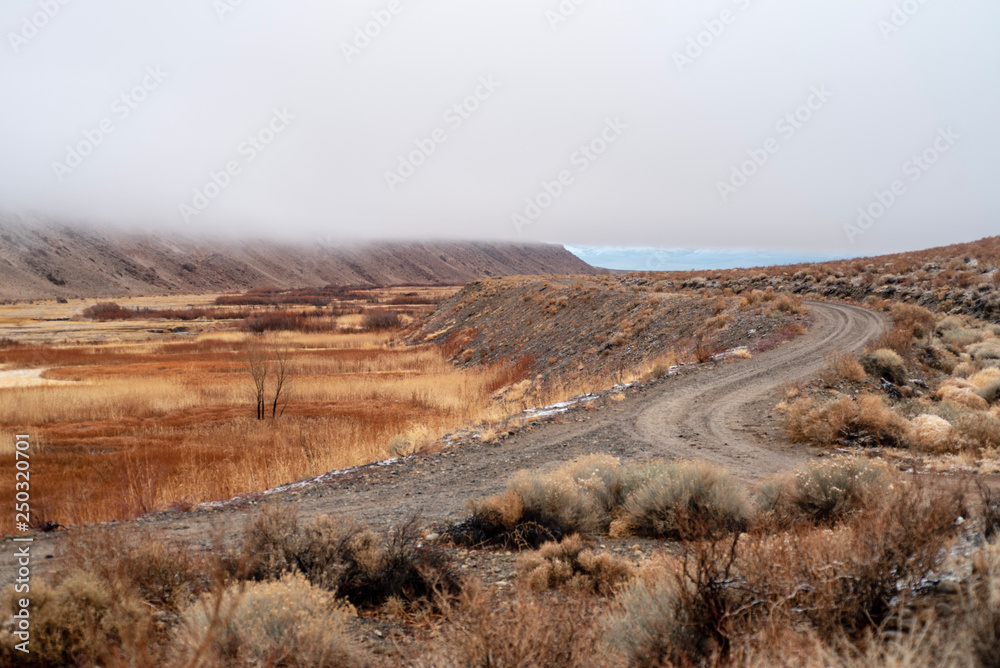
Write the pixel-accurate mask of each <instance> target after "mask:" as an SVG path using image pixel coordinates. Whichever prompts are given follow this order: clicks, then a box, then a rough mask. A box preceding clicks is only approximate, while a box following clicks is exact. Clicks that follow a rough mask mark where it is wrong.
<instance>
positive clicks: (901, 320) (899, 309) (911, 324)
mask: <svg viewBox="0 0 1000 668" xmlns="http://www.w3.org/2000/svg"><path fill="white" fill-rule="evenodd" d="M891 315H892V321H893V322H894V323H895V324H896V327H898V328H900V329H905V330H908V331H910V332H911V334H912V336H914V337H916V338H918V339H919V338H923V337H925V336H927V335H929V334H931V333H932V332H933V331H934V328H935V325H936V324H937V316H936V315H934V314H933V313H932V312H931V311H928V310H927V309H925V308H924V307H922V306H917V305H916V304H898V303H897V304H893V305H892V311H891Z"/></svg>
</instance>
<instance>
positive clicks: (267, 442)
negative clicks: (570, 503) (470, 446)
mask: <svg viewBox="0 0 1000 668" xmlns="http://www.w3.org/2000/svg"><path fill="white" fill-rule="evenodd" d="M240 340H241V339H240V337H239V336H238V335H237V336H233V335H231V334H226V333H221V334H213V335H206V336H203V337H199V338H198V339H197V340H195V341H192V342H190V343H184V344H162V343H160V344H156V343H152V344H150V343H143V344H119V345H116V346H108V347H102V346H80V347H67V348H55V349H45V350H44V351H43V352H44V354H45V356H46V357H45V360H44V363H45V364H46V365H49V366H48V368H49V370H48V371H47V372H46V373H45V377H46V378H49V379H52V380H53V381H64V382H60V383H59V384H58V385H54V386H44V387H30V388H8V389H5V390H3V393H4V401H3V402H2V404H0V425H2V426H3V428H5V429H7V430H8V431H11V432H17V433H22V432H23V431H24V429H25V427H24V425H32V429H31V432H32V436H33V442H34V443H35V446H36V449H35V451H34V452H33V461H32V469H33V472H34V473H36V475H38V476H39V477H41V478H43V479H44V480H46V481H47V484H46V485H44V486H40V487H39V488H38V489H37V491H36V492H35V494H34V498H33V501H34V502H35V503H34V505H35V508H36V510H37V511H38V512H40V513H41V514H42V515H44V516H45V518H46V519H49V520H52V521H57V522H59V523H61V524H71V523H89V522H99V521H104V520H108V519H119V518H127V517H131V516H135V515H137V514H141V513H146V512H150V511H153V510H157V509H163V508H167V507H169V506H170V505H171V504H173V503H175V502H177V501H181V500H182V501H184V502H185V503H188V504H193V503H199V502H203V501H211V500H217V499H226V498H230V497H233V496H236V495H238V494H241V493H246V492H254V491H259V490H263V489H267V488H270V487H274V486H276V485H280V484H283V483H286V482H290V481H295V480H299V479H302V478H306V477H309V476H315V475H319V474H322V473H325V472H327V471H330V470H333V469H340V468H345V467H349V466H353V465H356V464H363V463H368V462H371V461H376V460H381V459H386V458H388V457H391V456H394V455H393V453H392V450H391V447H390V444H391V443H392V442H393V440H394V439H397V438H401V437H402V438H409V439H410V440H411V441H412V443H411V448H410V449H411V451H412V450H413V449H418V448H420V447H422V446H423V445H425V444H426V443H427V442H429V441H431V440H433V439H435V438H437V437H439V436H441V435H443V434H445V433H447V432H449V431H452V430H454V429H455V428H457V427H460V426H464V425H467V424H476V423H480V422H486V421H493V420H497V419H499V418H500V417H502V416H503V415H506V414H509V413H513V412H517V411H519V410H521V409H523V408H525V407H527V401H526V400H525V399H523V398H522V399H521V400H520V401H518V400H512V399H505V400H504V401H497V400H495V399H494V398H493V394H494V393H495V392H496V390H497V388H498V387H499V386H502V385H504V384H509V383H510V382H511V381H512V380H517V379H516V378H513V377H512V375H511V372H512V369H513V370H514V372H515V374H516V373H519V372H520V373H523V370H521V371H518V370H517V369H516V368H514V367H511V366H510V365H498V366H495V367H493V368H489V369H477V370H475V371H463V370H458V369H455V368H454V366H453V365H451V364H449V363H448V362H447V360H446V359H445V358H444V357H443V356H442V354H441V353H440V351H438V350H435V349H432V348H388V347H387V346H386V337H385V336H384V335H379V334H368V333H361V334H356V335H342V334H341V335H300V334H286V335H283V336H281V337H280V339H279V340H280V341H281V343H282V345H284V346H287V347H288V348H289V349H290V350H291V371H292V376H293V385H292V389H291V401H290V403H289V405H288V407H287V409H286V411H285V414H284V416H283V417H282V419H280V420H277V421H270V420H269V421H265V422H259V421H257V420H255V419H254V417H255V412H254V408H253V407H254V399H253V393H252V388H250V387H249V377H248V375H247V374H246V373H245V370H244V365H245V363H244V361H243V358H242V354H241V352H240ZM351 345H354V347H347V346H351ZM31 351H32V349H31V348H30V347H28V348H26V349H22V348H17V349H12V350H9V351H0V362H7V363H10V364H14V365H23V364H26V363H29V362H31V361H32V360H33V359H35V358H33V357H32V352H31ZM561 398H565V397H561ZM12 454H13V453H10V452H8V453H6V454H0V465H2V464H3V463H4V461H6V460H7V459H8V458H10V457H11V456H12ZM8 463H9V462H8ZM12 484H13V482H12V481H6V482H3V483H0V493H2V491H3V490H4V489H6V490H8V491H11V489H12V488H11V485H12Z"/></svg>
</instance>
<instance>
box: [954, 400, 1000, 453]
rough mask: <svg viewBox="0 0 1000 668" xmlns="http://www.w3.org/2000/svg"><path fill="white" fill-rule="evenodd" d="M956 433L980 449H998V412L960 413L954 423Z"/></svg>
mask: <svg viewBox="0 0 1000 668" xmlns="http://www.w3.org/2000/svg"><path fill="white" fill-rule="evenodd" d="M955 428H956V429H957V430H958V432H959V433H960V434H961V435H962V436H964V437H966V438H968V439H970V440H971V441H972V443H973V444H974V445H975V446H978V447H981V448H994V449H995V448H1000V410H996V409H995V410H994V412H993V413H987V412H986V411H973V412H967V413H962V414H961V415H960V416H959V418H958V420H957V421H956V423H955Z"/></svg>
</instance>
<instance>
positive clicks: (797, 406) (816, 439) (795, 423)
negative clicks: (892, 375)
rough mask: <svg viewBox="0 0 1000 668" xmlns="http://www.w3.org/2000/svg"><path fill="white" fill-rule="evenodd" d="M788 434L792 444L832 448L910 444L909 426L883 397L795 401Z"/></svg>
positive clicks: (788, 415) (787, 414) (786, 422)
mask: <svg viewBox="0 0 1000 668" xmlns="http://www.w3.org/2000/svg"><path fill="white" fill-rule="evenodd" d="M783 424H784V429H785V433H786V434H787V435H788V437H789V438H790V439H792V440H793V441H798V442H800V443H812V444H815V445H823V446H833V445H838V444H845V443H852V444H857V445H872V446H889V447H901V446H904V445H906V444H907V441H908V438H909V431H910V424H909V422H907V421H906V419H904V418H903V417H901V416H899V415H897V414H895V413H893V412H892V411H891V410H890V409H889V408H888V407H887V406H886V405H885V402H884V401H883V399H882V397H879V396H876V395H873V394H863V395H861V396H859V397H858V398H857V399H852V398H851V397H845V396H842V397H840V398H838V399H835V400H833V401H829V400H825V401H818V400H816V399H813V398H804V399H799V400H797V401H794V402H792V403H791V404H790V405H789V406H788V409H787V410H786V412H785V416H784V421H783Z"/></svg>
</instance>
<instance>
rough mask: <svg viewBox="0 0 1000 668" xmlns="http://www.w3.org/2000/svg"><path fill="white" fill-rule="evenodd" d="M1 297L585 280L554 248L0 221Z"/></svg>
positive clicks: (583, 267) (587, 270)
mask: <svg viewBox="0 0 1000 668" xmlns="http://www.w3.org/2000/svg"><path fill="white" fill-rule="evenodd" d="M0 240H2V244H0V299H3V300H11V299H40V298H52V297H104V296H108V297H111V296H123V295H143V294H165V293H199V292H224V291H230V290H246V289H250V288H259V287H275V288H291V287H307V286H322V285H352V286H374V285H406V284H417V285H440V284H445V285H449V284H450V285H457V284H463V283H468V282H469V281H473V280H476V279H478V278H483V277H490V276H512V275H530V274H593V273H597V272H598V270H597V269H594V268H593V267H591V266H590V265H588V264H586V263H585V262H583V261H582V260H580V259H578V258H577V257H576V256H574V255H573V254H571V253H570V252H568V251H566V250H565V249H564V248H562V247H561V246H553V245H545V244H508V243H485V242H446V241H436V242H413V243H406V242H400V243H395V242H394V243H370V244H364V245H354V246H334V245H328V244H321V243H309V242H303V243H299V244H294V243H287V244H282V243H275V242H273V241H263V240H260V241H226V240H212V241H208V240H198V239H193V238H185V237H180V236H171V235H138V234H126V233H121V232H111V231H100V230H96V229H84V228H80V227H70V226H66V225H46V226H38V225H31V226H28V225H25V224H23V223H19V222H14V221H11V220H4V219H0Z"/></svg>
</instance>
